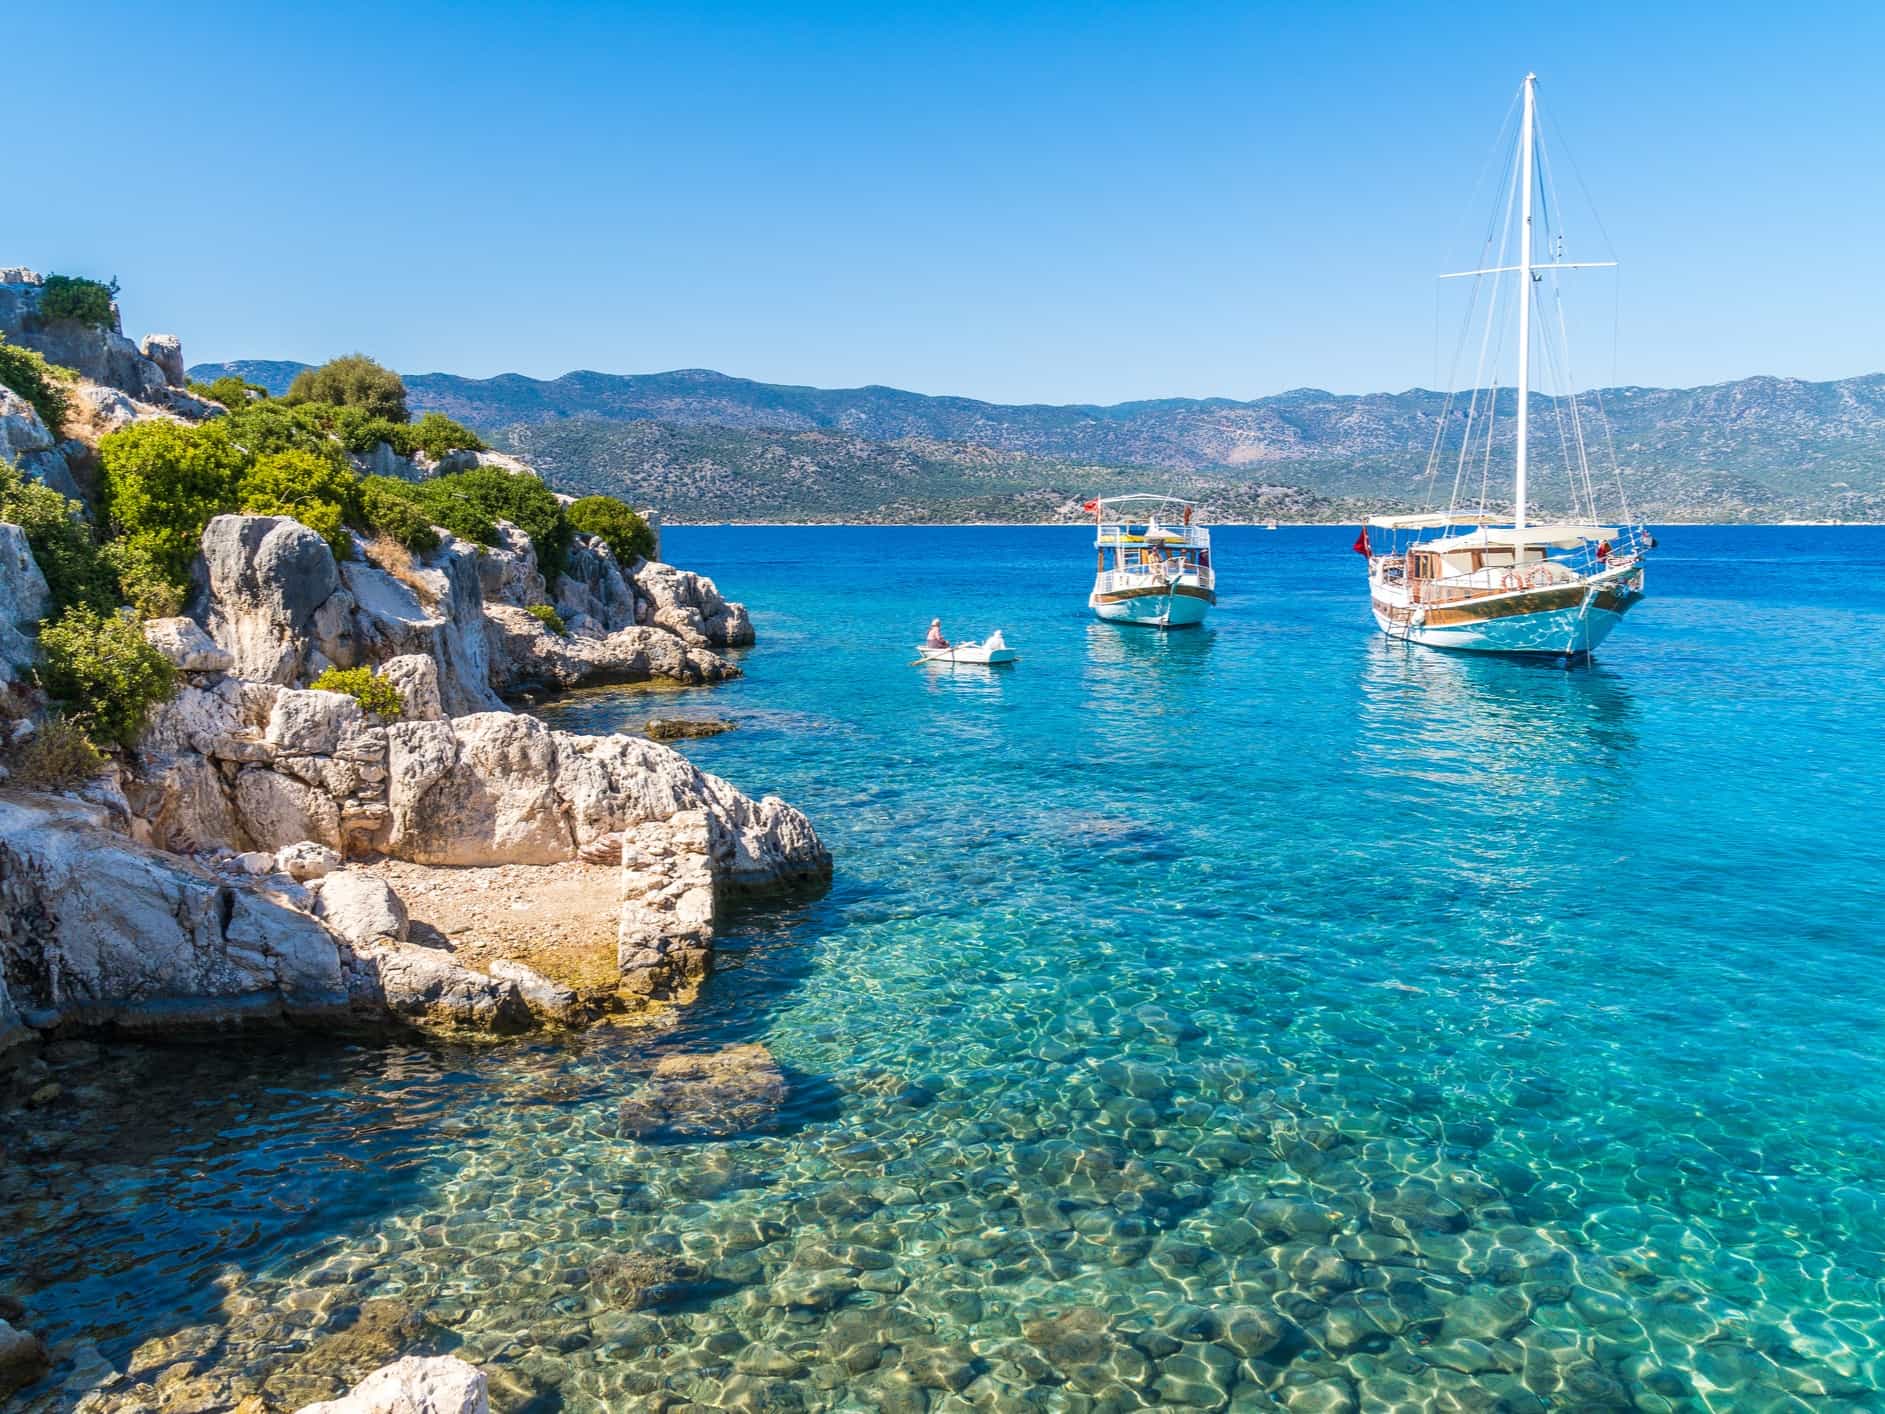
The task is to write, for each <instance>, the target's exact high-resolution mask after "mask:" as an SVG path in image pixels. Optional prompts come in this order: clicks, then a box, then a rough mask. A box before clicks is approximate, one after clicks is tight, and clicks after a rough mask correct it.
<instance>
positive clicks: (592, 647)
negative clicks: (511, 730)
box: [484, 604, 740, 692]
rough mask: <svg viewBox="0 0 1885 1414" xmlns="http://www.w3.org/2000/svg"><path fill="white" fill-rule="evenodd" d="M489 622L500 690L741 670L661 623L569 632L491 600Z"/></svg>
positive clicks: (711, 676) (726, 674) (687, 679)
mask: <svg viewBox="0 0 1885 1414" xmlns="http://www.w3.org/2000/svg"><path fill="white" fill-rule="evenodd" d="M484 623H485V635H486V639H487V641H488V643H489V645H490V659H491V679H492V682H493V683H495V684H496V685H497V687H498V689H499V690H500V691H506V692H508V691H514V690H516V689H518V688H520V687H522V686H524V685H526V684H536V685H539V686H543V687H557V688H568V687H579V686H593V685H598V684H603V683H627V682H649V681H653V680H660V681H665V682H675V683H682V684H685V685H687V686H690V687H696V686H700V685H701V684H704V683H712V682H723V681H725V680H726V679H728V678H735V677H738V676H739V675H740V670H739V669H738V668H737V667H735V666H734V665H733V664H732V663H729V662H728V661H727V660H726V659H724V658H722V657H720V656H719V655H718V654H717V653H714V652H713V651H711V650H710V649H708V648H705V647H698V646H693V645H690V644H689V643H688V642H687V641H685V640H683V639H681V638H679V637H677V636H676V635H674V634H672V633H667V632H664V631H662V630H660V629H654V628H625V629H621V630H618V631H617V632H615V633H612V634H609V635H608V636H607V637H601V636H594V635H589V636H585V635H579V634H568V635H563V634H557V633H554V632H552V631H551V630H550V629H549V628H548V627H547V626H546V625H545V624H544V623H543V622H542V620H540V619H538V618H537V617H536V616H535V615H533V614H530V613H527V612H526V611H524V610H523V609H519V608H514V607H512V606H510V605H507V604H493V605H489V606H487V607H486V609H485V611H484Z"/></svg>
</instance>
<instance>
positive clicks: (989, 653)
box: [916, 629, 1021, 667]
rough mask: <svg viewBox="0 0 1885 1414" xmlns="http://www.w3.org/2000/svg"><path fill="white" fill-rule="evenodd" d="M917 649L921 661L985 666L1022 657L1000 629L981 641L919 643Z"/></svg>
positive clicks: (918, 659) (1013, 660) (1009, 661)
mask: <svg viewBox="0 0 1885 1414" xmlns="http://www.w3.org/2000/svg"><path fill="white" fill-rule="evenodd" d="M916 651H917V653H918V655H919V656H918V658H917V661H918V662H919V663H975V664H978V665H980V666H984V667H987V666H993V665H995V664H1000V663H1012V662H1015V661H1016V660H1018V659H1019V658H1020V657H1021V655H1020V654H1019V653H1017V652H1015V650H1014V649H1012V648H1010V647H1009V646H1008V644H1007V642H1006V640H1004V639H1003V638H1002V636H1001V630H999V629H997V630H996V631H995V632H994V633H991V634H990V635H989V636H988V637H987V638H985V639H983V640H982V641H981V642H980V643H952V644H950V645H949V647H947V648H931V647H929V646H927V645H926V644H918V645H917V648H916Z"/></svg>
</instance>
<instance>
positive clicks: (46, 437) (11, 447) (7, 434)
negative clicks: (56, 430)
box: [0, 387, 58, 464]
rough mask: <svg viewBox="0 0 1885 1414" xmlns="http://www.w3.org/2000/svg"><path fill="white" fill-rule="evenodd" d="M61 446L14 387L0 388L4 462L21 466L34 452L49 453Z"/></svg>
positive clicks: (0, 447) (0, 436)
mask: <svg viewBox="0 0 1885 1414" xmlns="http://www.w3.org/2000/svg"><path fill="white" fill-rule="evenodd" d="M57 444H58V439H57V438H56V437H54V436H53V435H52V431H51V429H50V428H48V427H47V426H46V424H45V423H44V422H43V421H41V420H40V416H39V412H38V410H37V409H36V408H34V406H33V405H32V404H31V403H29V402H27V401H26V399H25V398H22V397H21V396H20V395H19V394H18V393H16V392H14V391H13V390H12V389H11V388H7V387H0V462H10V463H14V464H17V463H18V462H19V460H20V458H21V457H23V456H26V455H27V454H28V453H31V452H49V451H51V450H52V449H53V447H55V446H56V445H57Z"/></svg>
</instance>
